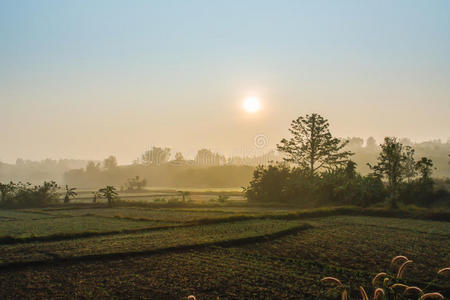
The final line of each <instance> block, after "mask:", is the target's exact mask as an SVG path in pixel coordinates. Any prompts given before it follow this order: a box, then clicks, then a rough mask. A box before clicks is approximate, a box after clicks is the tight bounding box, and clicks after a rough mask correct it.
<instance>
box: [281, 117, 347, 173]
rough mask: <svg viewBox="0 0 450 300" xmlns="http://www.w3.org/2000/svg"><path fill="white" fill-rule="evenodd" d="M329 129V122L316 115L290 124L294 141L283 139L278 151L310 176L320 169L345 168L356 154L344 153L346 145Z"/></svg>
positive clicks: (286, 159)
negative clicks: (307, 171)
mask: <svg viewBox="0 0 450 300" xmlns="http://www.w3.org/2000/svg"><path fill="white" fill-rule="evenodd" d="M328 127H329V123H328V120H327V119H325V118H323V117H322V116H320V115H318V114H316V113H313V114H311V115H306V116H305V117H302V116H301V117H299V118H298V119H296V120H293V121H292V122H291V128H290V129H289V131H290V133H291V134H292V137H291V138H290V139H289V140H287V139H282V140H281V142H280V144H278V145H277V148H278V150H279V151H281V152H283V153H286V154H287V157H286V158H285V159H284V160H285V161H287V162H292V163H295V164H297V165H298V166H300V167H301V168H303V169H306V170H309V173H310V176H314V175H315V174H316V172H317V171H318V170H320V169H321V168H324V169H331V168H334V167H337V166H341V165H344V164H345V163H346V162H347V160H348V157H349V156H351V155H352V154H353V153H352V152H350V151H343V148H344V147H345V146H346V144H347V141H341V140H340V139H338V138H334V137H333V136H332V135H331V133H330V131H329V129H328Z"/></svg>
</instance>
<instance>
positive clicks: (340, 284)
mask: <svg viewBox="0 0 450 300" xmlns="http://www.w3.org/2000/svg"><path fill="white" fill-rule="evenodd" d="M320 281H321V282H323V283H327V282H329V283H334V284H337V285H338V286H342V282H341V281H340V280H339V279H337V278H335V277H325V278H322V279H321V280H320Z"/></svg>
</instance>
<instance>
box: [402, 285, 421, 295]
mask: <svg viewBox="0 0 450 300" xmlns="http://www.w3.org/2000/svg"><path fill="white" fill-rule="evenodd" d="M412 293H416V294H420V295H423V291H422V289H421V288H418V287H417V286H410V287H407V288H406V289H405V294H412Z"/></svg>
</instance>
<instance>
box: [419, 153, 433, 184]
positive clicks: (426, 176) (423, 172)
mask: <svg viewBox="0 0 450 300" xmlns="http://www.w3.org/2000/svg"><path fill="white" fill-rule="evenodd" d="M415 167H416V170H417V171H418V172H419V173H420V176H421V179H422V181H424V182H425V181H429V180H430V178H431V173H432V172H433V161H432V160H431V159H429V158H426V157H422V158H421V159H420V160H418V161H417V162H416V165H415Z"/></svg>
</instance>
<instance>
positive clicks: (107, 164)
mask: <svg viewBox="0 0 450 300" xmlns="http://www.w3.org/2000/svg"><path fill="white" fill-rule="evenodd" d="M103 167H104V168H105V169H106V170H112V169H114V168H116V167H117V159H116V157H115V156H113V155H111V156H109V157H108V158H105V160H104V161H103Z"/></svg>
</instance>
